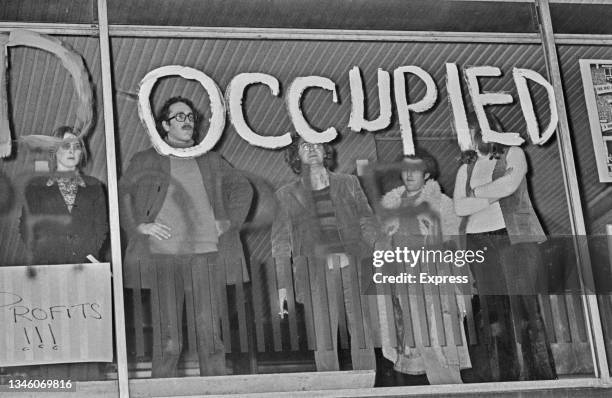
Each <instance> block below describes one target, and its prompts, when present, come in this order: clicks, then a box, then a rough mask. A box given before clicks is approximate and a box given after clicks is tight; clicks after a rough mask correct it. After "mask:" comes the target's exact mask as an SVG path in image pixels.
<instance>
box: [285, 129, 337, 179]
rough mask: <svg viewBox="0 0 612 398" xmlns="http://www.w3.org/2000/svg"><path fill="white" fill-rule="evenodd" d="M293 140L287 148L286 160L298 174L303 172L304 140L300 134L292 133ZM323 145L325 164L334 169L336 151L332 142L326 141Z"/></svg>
mask: <svg viewBox="0 0 612 398" xmlns="http://www.w3.org/2000/svg"><path fill="white" fill-rule="evenodd" d="M291 138H292V141H291V144H289V146H287V147H286V148H285V162H287V164H288V165H289V167H291V170H293V172H294V173H295V174H297V175H300V174H301V173H302V159H300V153H299V151H300V144H301V143H302V142H304V140H303V139H302V138H301V137H300V136H298V135H292V137H291ZM322 145H323V166H324V167H325V168H326V169H327V170H333V168H334V167H336V152H335V150H334V147H333V146H332V145H331V144H328V143H324V144H322Z"/></svg>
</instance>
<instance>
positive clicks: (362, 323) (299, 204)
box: [272, 138, 378, 371]
mask: <svg viewBox="0 0 612 398" xmlns="http://www.w3.org/2000/svg"><path fill="white" fill-rule="evenodd" d="M285 160H286V161H287V163H288V164H289V166H290V167H291V169H292V170H293V172H294V173H295V174H296V175H297V178H296V179H295V180H294V181H292V182H290V183H289V184H287V185H285V186H283V187H281V188H280V189H279V190H278V191H277V192H276V197H277V199H278V202H279V210H278V212H277V216H276V218H275V220H274V223H273V226H272V256H273V257H274V260H275V264H276V272H277V278H278V287H279V302H280V314H281V316H282V315H283V314H284V308H283V302H284V301H285V300H287V295H288V293H287V292H288V291H291V288H292V287H294V288H295V296H296V301H297V302H300V303H303V304H304V309H305V312H306V323H307V328H309V329H310V330H312V331H313V332H314V333H309V334H308V335H309V337H310V336H312V335H314V340H315V341H310V342H309V346H311V347H315V362H316V367H317V371H332V370H339V366H340V363H339V360H338V352H337V348H338V341H337V340H338V339H337V335H338V331H339V330H340V331H342V332H341V333H340V334H341V336H343V337H346V336H347V333H346V331H348V333H349V334H350V348H351V361H352V368H353V369H355V370H357V369H374V368H375V358H374V346H373V341H372V332H371V329H370V321H369V319H370V318H369V313H368V309H367V308H368V307H367V302H366V299H365V297H364V296H363V295H362V294H361V291H360V290H361V289H360V282H359V280H360V278H361V277H362V272H361V270H360V267H361V262H362V260H364V259H366V258H369V256H371V253H372V247H373V245H374V242H375V240H376V236H377V231H378V228H377V224H376V221H375V218H374V215H373V213H372V209H371V208H370V206H369V205H368V202H367V199H366V196H365V194H364V192H363V190H362V189H361V186H360V184H359V180H358V179H357V177H356V176H354V175H348V174H340V173H334V172H331V171H330V170H331V169H332V168H333V163H334V151H333V148H332V146H331V145H329V144H313V143H309V142H306V141H304V140H303V139H301V138H300V139H297V138H294V140H293V142H292V143H291V145H289V146H288V147H287V150H286V152H285ZM292 265H293V266H292ZM292 273H293V282H294V285H293V286H292V285H291V274H292Z"/></svg>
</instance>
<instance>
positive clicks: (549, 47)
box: [535, 0, 610, 383]
mask: <svg viewBox="0 0 612 398" xmlns="http://www.w3.org/2000/svg"><path fill="white" fill-rule="evenodd" d="M535 3H536V7H537V12H538V16H539V19H540V24H541V25H540V31H541V35H542V46H543V49H544V57H545V59H546V65H547V68H548V73H549V78H550V80H551V83H552V85H553V87H554V90H555V99H556V106H557V109H558V112H559V124H558V128H557V136H558V140H557V143H558V145H559V151H560V152H561V153H560V155H561V156H560V160H561V166H562V171H563V180H564V185H565V191H566V196H567V199H568V207H569V213H570V214H569V216H570V222H571V227H572V233H573V234H574V236H575V241H574V242H575V243H574V244H575V248H576V257H577V260H578V275H579V278H580V282H581V286H582V288H583V292H586V290H590V289H586V290H585V289H584V287H585V286H590V287H591V288H593V289H594V287H595V283H594V280H593V270H592V268H591V256H590V253H589V248H588V244H587V242H586V226H585V221H584V214H583V211H582V202H581V199H580V188H579V186H578V176H577V173H576V165H575V159H574V154H573V150H572V141H571V133H570V127H569V120H568V117H567V109H566V107H565V98H564V94H563V83H562V79H561V68H560V66H559V60H558V57H557V49H556V45H555V38H554V33H553V26H552V19H551V16H550V8H549V0H535ZM583 304H584V307H585V312H586V314H588V319H587V325H586V326H587V328H588V329H589V332H590V333H589V342H590V345H591V352H592V354H593V357H594V358H593V359H594V365H595V369H596V376H599V378H600V379H601V380H602V381H603V382H604V383H609V382H610V371H609V368H608V360H607V356H606V347H605V340H604V338H603V330H602V324H601V318H600V315H599V306H598V304H597V296H596V295H595V294H594V292H592V293H591V294H583Z"/></svg>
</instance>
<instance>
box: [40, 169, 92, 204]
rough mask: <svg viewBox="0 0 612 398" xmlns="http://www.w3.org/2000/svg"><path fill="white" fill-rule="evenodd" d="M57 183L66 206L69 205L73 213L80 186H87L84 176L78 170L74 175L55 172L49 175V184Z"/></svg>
mask: <svg viewBox="0 0 612 398" xmlns="http://www.w3.org/2000/svg"><path fill="white" fill-rule="evenodd" d="M55 183H57V186H58V187H59V190H60V193H61V194H62V197H63V198H64V203H66V207H68V212H70V213H72V207H73V206H74V201H75V200H76V194H77V190H78V187H83V188H84V187H85V181H84V180H83V177H81V175H80V174H79V173H78V172H76V173H75V174H73V175H65V174H55V175H52V176H51V177H49V179H48V180H47V186H48V187H50V186H53V184H55Z"/></svg>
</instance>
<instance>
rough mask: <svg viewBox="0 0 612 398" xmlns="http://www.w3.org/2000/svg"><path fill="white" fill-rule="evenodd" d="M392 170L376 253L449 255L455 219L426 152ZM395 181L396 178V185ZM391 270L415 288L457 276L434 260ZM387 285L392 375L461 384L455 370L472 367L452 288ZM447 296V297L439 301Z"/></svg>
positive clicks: (386, 349) (384, 333)
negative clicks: (430, 278)
mask: <svg viewBox="0 0 612 398" xmlns="http://www.w3.org/2000/svg"><path fill="white" fill-rule="evenodd" d="M396 170H397V174H396V180H397V182H398V183H401V185H400V186H398V187H396V188H394V189H391V190H390V191H389V192H387V193H386V194H385V195H384V196H383V197H382V200H381V207H382V209H383V211H384V212H385V214H383V228H384V234H383V235H384V236H385V237H384V238H383V240H382V242H379V245H378V248H379V249H383V250H384V249H386V250H395V248H397V247H400V248H403V247H407V248H408V249H410V250H419V249H427V250H429V249H437V250H447V249H455V248H456V247H457V245H456V239H457V235H458V230H459V218H458V217H457V216H456V215H455V212H454V207H453V201H452V199H450V198H449V197H448V196H446V195H445V194H444V193H442V190H441V189H440V185H439V184H438V182H437V181H436V178H437V176H438V166H437V163H436V160H435V159H434V158H433V156H431V155H430V154H429V153H428V152H426V151H423V150H417V152H416V155H411V156H403V157H402V158H401V159H400V160H399V161H398V167H397V168H396ZM399 176H401V179H399V178H397V177H399ZM394 265H395V266H396V267H397V269H396V272H397V274H400V273H402V272H406V273H408V274H413V275H416V277H417V282H418V281H419V274H420V273H421V272H427V273H428V274H430V275H433V274H437V275H441V274H450V275H454V274H456V273H457V271H458V269H456V267H455V266H454V265H452V264H447V263H442V262H433V261H432V262H429V263H425V262H420V263H418V264H409V263H396V264H394ZM387 272H389V271H387ZM389 285H391V287H390V289H391V303H392V305H391V306H389V305H385V304H384V299H383V298H382V297H383V296H379V298H380V299H379V309H380V310H381V314H380V315H381V316H380V319H381V329H382V330H381V337H382V345H383V354H384V356H385V357H386V358H387V359H389V360H391V361H392V362H393V363H394V369H395V370H396V371H397V372H400V373H403V374H408V375H423V374H425V375H426V377H427V382H429V383H430V384H449V383H461V376H460V369H464V368H469V367H470V366H471V364H470V360H469V355H468V351H467V345H466V339H465V334H464V332H463V327H462V316H463V313H464V312H465V310H464V308H465V306H464V302H463V297H462V296H461V295H459V294H453V293H454V292H455V286H454V285H447V286H444V287H440V288H438V287H431V286H425V285H423V284H419V283H416V284H389ZM448 289H450V292H451V294H445V292H444V291H445V290H448ZM387 300H388V298H387ZM387 303H388V301H387ZM381 305H382V307H384V308H381ZM432 309H433V311H432ZM436 311H437V312H438V313H437V314H436V313H435V312H436ZM391 314H392V316H393V318H394V322H391V323H392V324H393V323H394V325H395V328H394V329H395V331H393V330H390V329H392V328H389V327H388V325H389V323H388V322H387V318H388V317H390V316H391ZM440 321H441V322H442V323H443V324H440ZM391 333H394V334H395V336H394V337H395V339H392V338H391ZM442 334H443V335H444V338H441V335H442ZM393 340H396V341H397V344H396V345H395V347H394V346H393V345H394V344H392V343H391V341H393ZM396 378H401V379H403V381H402V382H401V383H400V384H416V383H424V382H426V381H425V380H423V378H422V377H421V378H418V377H417V378H414V377H413V378H411V377H410V376H399V377H396Z"/></svg>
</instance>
